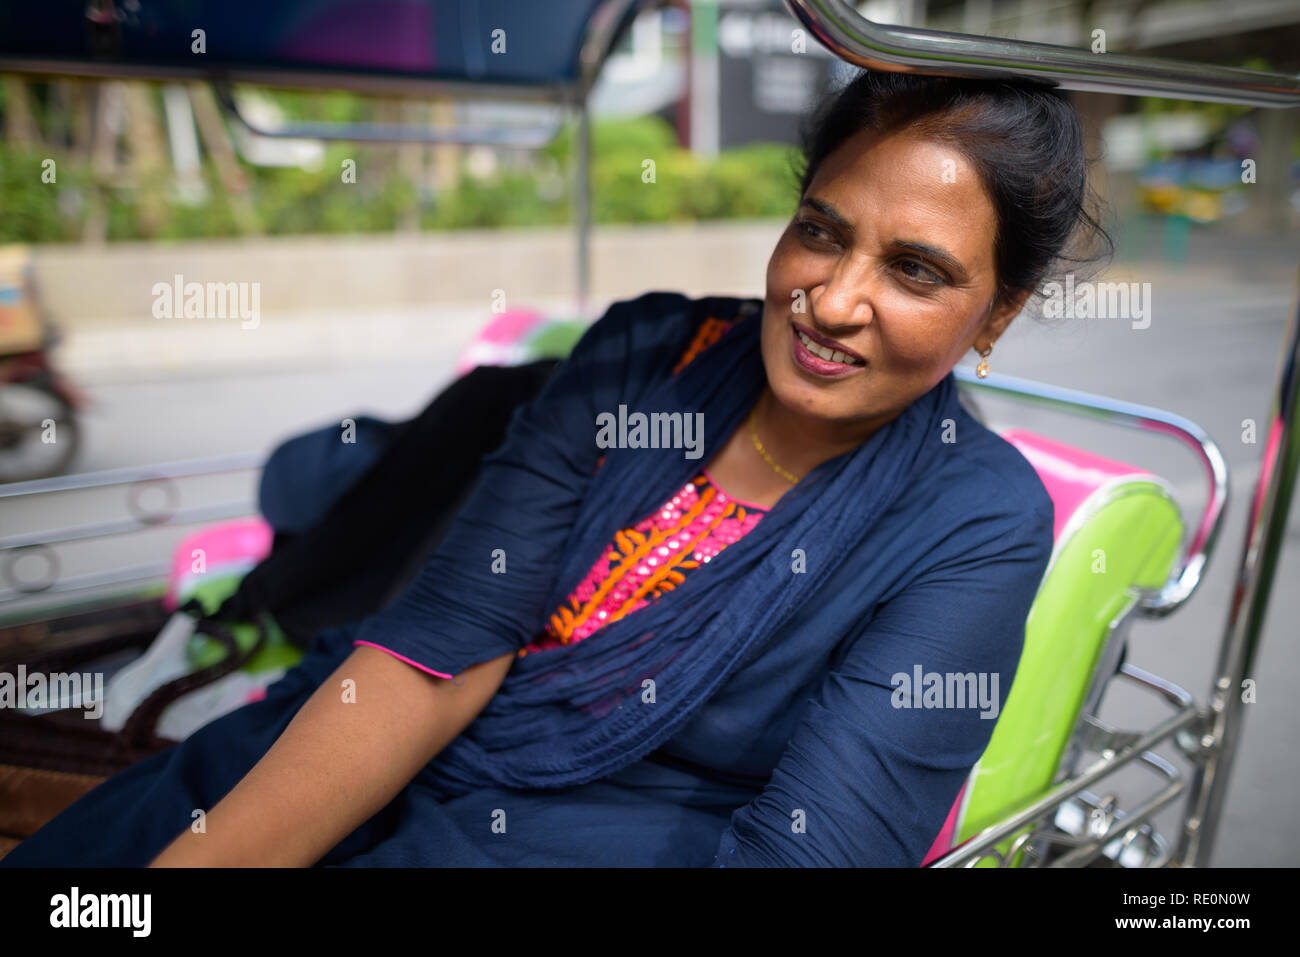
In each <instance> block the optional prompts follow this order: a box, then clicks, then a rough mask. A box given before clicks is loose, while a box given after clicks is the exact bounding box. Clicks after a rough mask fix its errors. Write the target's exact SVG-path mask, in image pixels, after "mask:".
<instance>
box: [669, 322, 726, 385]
mask: <svg viewBox="0 0 1300 957" xmlns="http://www.w3.org/2000/svg"><path fill="white" fill-rule="evenodd" d="M737 321H738V320H736V319H715V318H713V317H712V316H710V317H709V318H708V319H705V320H704V321H703V322H702V323H700V328H699V329H697V330H695V338H693V339H692V340H691V344H690V345H689V346H687V347H686V351H685V352H684V353H683V354H682V357H681V358H680V359H678V360H677V365H675V366H673V375H676V374H677V373H679V372H681V371H682V369H684V368H686V366H687V365H689V364H690V362H691V360H692V359H694V358H695V357H696V356H697V355H699V354H700V353H701V352H703V351H704V350H705V349H707V348H708V347H709V346H711V345H713V344H714V343H715V342H717V341H718V340H719V339H721V338H722V334H723V333H724V332H726V331H727V330H728V329H730V328H731V327H732V326H734V325H735V324H736V323H737Z"/></svg>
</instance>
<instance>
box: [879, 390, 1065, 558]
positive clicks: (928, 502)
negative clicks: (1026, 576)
mask: <svg viewBox="0 0 1300 957" xmlns="http://www.w3.org/2000/svg"><path fill="white" fill-rule="evenodd" d="M944 425H945V428H944V433H943V435H941V436H940V437H938V439H937V440H936V441H934V442H932V443H929V444H928V445H927V450H926V454H924V455H923V457H922V461H921V467H920V468H919V469H918V470H917V473H916V481H915V482H914V483H912V484H911V485H910V486H909V487H908V489H907V490H906V492H905V493H904V495H903V496H902V498H901V500H900V502H899V503H898V507H899V509H900V511H901V512H903V513H904V518H905V520H906V521H907V522H908V526H909V529H910V531H911V534H913V535H918V536H920V537H922V538H924V539H926V543H925V544H926V546H927V547H926V548H925V549H924V552H925V554H926V557H927V560H928V561H927V563H933V565H934V566H935V567H938V566H943V567H951V566H952V565H953V564H954V563H961V564H965V563H968V562H972V561H983V562H990V563H995V564H1002V563H1003V562H1005V561H1007V560H1008V559H1013V558H1015V559H1020V560H1022V561H1024V562H1025V563H1027V564H1028V565H1029V566H1041V567H1039V569H1038V570H1039V572H1040V573H1041V571H1042V570H1043V569H1045V568H1046V565H1047V561H1048V559H1049V558H1050V556H1051V552H1052V546H1053V542H1054V535H1053V527H1054V506H1053V503H1052V498H1051V496H1050V495H1049V494H1048V492H1047V488H1046V487H1045V486H1044V485H1043V481H1042V479H1040V478H1039V476H1038V472H1037V471H1036V470H1035V469H1034V467H1033V466H1032V465H1031V464H1030V463H1029V460H1028V459H1026V458H1025V457H1024V455H1022V454H1021V453H1020V450H1019V449H1017V448H1016V447H1015V446H1014V445H1012V444H1011V443H1010V442H1008V441H1007V440H1006V439H1004V438H1002V436H1000V435H998V434H997V433H996V432H994V431H993V430H991V429H989V428H988V427H987V426H985V425H984V424H983V423H982V422H980V421H979V420H978V419H976V418H975V417H974V416H972V415H971V414H970V413H969V412H967V411H966V410H965V409H964V408H961V407H959V408H958V411H957V412H956V413H955V415H954V418H953V421H952V422H951V423H949V422H945V423H944ZM918 570H919V569H918Z"/></svg>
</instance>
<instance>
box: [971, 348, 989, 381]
mask: <svg viewBox="0 0 1300 957" xmlns="http://www.w3.org/2000/svg"><path fill="white" fill-rule="evenodd" d="M975 351H976V352H977V353H978V354H979V357H980V364H979V365H977V366H976V367H975V374H976V375H977V376H979V377H980V378H981V379H987V378H988V375H989V354H990V353H991V352H992V351H993V347H992V346H985V347H984V348H983V349H976V350H975Z"/></svg>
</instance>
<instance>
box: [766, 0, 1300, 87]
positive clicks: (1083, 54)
mask: <svg viewBox="0 0 1300 957" xmlns="http://www.w3.org/2000/svg"><path fill="white" fill-rule="evenodd" d="M785 2H786V6H787V7H789V8H790V12H791V13H792V14H794V17H795V19H797V20H798V21H799V22H800V23H802V24H803V25H804V26H805V27H807V28H808V30H809V31H810V32H811V33H812V34H813V36H815V37H816V38H817V40H818V41H819V42H820V43H821V44H822V46H824V47H826V48H827V49H828V50H829V51H830V52H831V53H833V54H834V55H835V56H837V57H839V58H840V59H841V60H844V61H846V62H848V63H853V64H856V65H857V66H861V67H866V68H868V69H872V70H884V71H892V72H904V73H909V72H916V73H925V74H927V75H931V76H958V77H974V78H997V77H1008V76H1016V77H1021V78H1026V79H1039V80H1043V81H1046V82H1048V83H1052V84H1054V85H1056V86H1059V87H1061V88H1062V89H1066V90H1086V91H1092V92H1099V93H1127V94H1131V95H1134V96H1163V97H1169V98H1173V99H1181V100H1205V101H1209V102H1212V103H1235V104H1239V105H1242V106H1262V107H1292V106H1300V77H1296V76H1290V75H1288V74H1282V73H1264V72H1260V71H1257V70H1242V69H1237V68H1235V67H1226V66H1217V65H1214V64H1209V63H1190V62H1187V61H1183V60H1168V59H1160V58H1156V57H1137V56H1130V55H1126V54H1121V53H1092V52H1091V51H1089V50H1084V49H1080V48H1077V47H1065V46H1059V45H1057V44H1053V43H1032V42H1030V41H1027V40H1008V39H1004V38H1001V37H980V36H971V35H968V34H963V33H949V32H947V31H944V30H926V29H923V28H921V27H911V26H890V25H887V24H879V23H873V22H872V21H870V20H868V19H867V18H866V17H864V16H862V14H860V13H858V12H857V11H856V10H855V9H854V8H853V7H852V6H851V5H850V4H849V3H848V2H847V0H785Z"/></svg>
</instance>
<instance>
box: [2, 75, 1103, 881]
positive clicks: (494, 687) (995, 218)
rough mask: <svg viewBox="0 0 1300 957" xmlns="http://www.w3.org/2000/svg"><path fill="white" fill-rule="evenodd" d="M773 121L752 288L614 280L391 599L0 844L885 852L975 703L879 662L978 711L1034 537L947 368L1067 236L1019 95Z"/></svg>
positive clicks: (795, 859)
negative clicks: (673, 288) (959, 687)
mask: <svg viewBox="0 0 1300 957" xmlns="http://www.w3.org/2000/svg"><path fill="white" fill-rule="evenodd" d="M809 130H810V132H809V133H808V134H807V136H806V144H805V159H806V168H805V171H804V173H803V176H802V181H801V183H800V188H801V189H800V193H801V198H800V203H799V206H798V209H797V210H796V212H795V215H794V217H793V219H792V221H791V223H790V224H789V226H788V227H787V229H786V230H785V232H784V233H783V235H782V236H781V238H780V240H779V242H778V243H777V246H776V248H775V250H774V251H773V254H772V257H771V260H770V262H769V265H768V271H767V289H766V294H765V296H764V297H763V299H762V300H749V301H745V300H737V299H724V298H716V299H702V300H695V301H692V300H689V299H687V298H686V297H683V296H679V295H675V294H670V293H649V294H647V295H645V296H642V297H640V298H639V299H636V300H632V301H628V302H620V303H616V304H615V305H614V306H613V307H611V308H610V310H609V311H608V312H607V313H606V315H605V316H604V317H603V318H602V319H601V320H600V321H598V322H597V323H595V324H594V325H593V326H592V327H591V329H590V330H588V332H587V333H586V334H585V335H584V337H583V339H582V340H581V341H580V342H579V344H578V345H577V347H576V348H575V350H574V352H573V353H572V355H571V356H570V357H569V358H568V359H567V360H566V361H565V362H564V363H563V364H562V365H561V366H560V367H559V369H558V370H557V372H556V373H555V375H554V377H553V378H552V379H551V380H550V381H549V382H548V383H547V385H546V386H545V388H544V389H543V390H542V392H541V394H540V395H539V396H537V398H536V399H534V400H532V401H531V402H528V403H526V404H525V405H524V406H522V407H521V408H520V409H519V410H518V412H517V413H516V414H515V417H514V419H513V420H512V422H511V426H510V429H509V432H508V434H507V438H506V441H505V443H504V444H503V445H502V446H501V447H500V448H499V449H497V450H496V451H495V452H493V453H492V454H491V455H490V456H488V458H487V459H486V460H485V462H484V467H483V472H482V475H481V478H480V480H479V483H478V484H477V486H476V487H475V489H474V492H473V494H472V495H471V497H470V498H469V500H468V502H467V503H466V505H465V507H464V508H463V510H462V511H461V512H460V514H459V515H458V517H457V520H456V522H455V523H454V525H453V527H452V528H451V530H450V532H449V533H448V535H447V537H446V538H445V540H444V541H443V542H442V544H441V545H440V547H439V548H438V550H437V552H436V553H435V554H434V555H433V556H432V557H431V559H430V560H429V561H428V563H427V564H426V566H425V567H424V569H423V571H422V572H421V574H420V576H419V578H418V579H417V580H416V581H415V582H414V583H413V584H412V586H411V587H410V588H409V589H407V591H406V592H405V593H404V594H403V595H402V596H401V597H400V598H399V599H398V600H397V601H395V602H394V603H393V604H392V605H390V606H389V607H388V608H387V609H385V610H384V611H383V612H381V613H379V614H377V615H374V616H371V617H370V618H368V619H366V620H365V621H363V622H362V623H360V624H359V626H357V627H349V628H341V629H335V630H332V631H329V632H325V633H323V634H322V635H320V636H319V637H318V639H317V641H316V644H315V645H314V647H313V650H312V652H311V654H309V655H308V656H307V658H306V659H305V660H304V661H303V663H302V664H301V665H300V666H299V667H298V668H296V669H294V671H292V672H291V673H290V674H289V675H287V676H286V677H285V678H284V679H283V680H282V681H280V682H278V683H277V684H276V685H275V686H273V687H272V689H271V691H270V693H269V694H268V696H267V698H266V700H264V701H262V702H259V703H257V704H253V705H249V706H246V707H244V708H242V709H240V710H238V711H236V712H234V713H232V714H231V715H228V716H226V717H225V718H222V719H220V720H218V721H216V722H214V723H212V724H210V725H208V726H207V727H205V728H203V729H202V730H200V731H199V732H197V733H196V734H195V735H193V736H192V737H191V738H189V739H188V740H187V741H185V742H183V743H182V744H180V745H178V746H177V747H176V748H173V749H171V750H169V751H167V752H164V753H162V754H159V755H156V756H154V757H153V758H151V759H149V760H147V761H145V762H142V763H141V764H140V765H137V766H135V767H133V768H131V769H130V770H128V771H126V772H124V773H123V774H120V775H118V776H116V777H114V778H112V779H110V780H109V781H107V782H105V783H104V784H103V785H101V786H100V787H99V788H97V789H96V790H95V791H93V792H91V793H90V794H88V795H87V796H86V797H85V798H83V799H82V800H81V801H79V802H78V803H77V804H75V805H73V806H72V807H71V808H69V809H68V810H67V811H65V812H64V813H63V814H62V815H60V816H59V817H58V818H56V819H55V820H54V821H52V822H51V823H50V824H49V825H47V826H46V827H45V828H44V829H42V830H41V831H40V832H38V833H37V834H36V835H34V836H33V837H32V838H30V839H29V840H28V841H26V842H24V843H23V844H22V845H20V846H19V847H18V848H17V849H16V850H15V851H13V852H12V853H11V855H10V857H9V858H8V859H7V860H6V861H5V863H8V864H78V863H80V864H88V863H116V864H144V863H148V862H152V863H153V864H154V865H155V866H178V865H179V866H185V865H198V866H210V865H225V864H238V863H254V864H290V865H307V864H313V863H321V864H326V865H333V864H349V865H374V864H420V865H492V864H525V865H528V864H552V865H553V864H613V865H688V866H703V865H716V866H727V867H731V866H744V865H896V866H916V865H918V864H920V863H921V861H922V859H923V857H924V856H925V853H926V851H927V850H928V849H929V848H930V846H931V843H932V842H933V840H934V838H935V836H936V834H937V833H938V831H939V830H940V827H941V826H942V824H943V822H944V819H945V817H946V815H947V814H948V811H949V809H950V807H951V806H952V803H953V801H954V799H955V797H956V796H957V794H958V791H959V789H960V788H961V786H962V783H963V781H964V780H965V778H966V776H967V775H968V774H969V772H970V769H971V767H972V766H973V765H974V763H975V762H976V760H977V759H978V758H979V756H980V755H981V753H982V752H983V750H984V748H985V746H986V745H987V743H988V740H989V737H990V735H991V734H992V730H993V725H994V721H993V720H990V717H992V715H990V713H989V710H990V709H988V708H984V709H983V711H981V710H980V708H978V707H976V706H974V702H970V703H967V705H966V706H965V707H963V706H960V705H957V704H955V703H954V702H939V705H940V706H938V707H936V706H934V703H933V702H928V703H927V702H922V701H921V699H920V698H919V697H918V698H916V699H914V700H909V699H908V696H907V695H906V694H904V693H902V692H901V691H900V690H899V689H900V684H901V683H900V676H906V677H909V678H910V677H911V676H912V675H913V674H914V673H915V671H916V669H918V668H919V669H920V670H921V671H922V672H924V673H936V672H937V673H939V674H941V675H943V674H962V675H969V674H974V675H977V676H979V678H980V680H981V681H984V682H985V686H986V687H990V688H992V689H993V692H994V695H995V696H996V698H997V701H996V707H995V708H993V709H992V710H993V712H994V714H995V713H996V711H997V710H999V709H1000V708H1001V706H1002V704H1003V703H1004V702H1005V700H1006V695H1007V692H1008V691H1009V690H1010V686H1011V681H1012V678H1013V676H1014V674H1015V670H1016V666H1017V661H1018V658H1019V654H1020V650H1021V645H1022V642H1023V638H1024V623H1025V618H1026V615H1027V613H1028V610H1029V607H1030V603H1031V602H1032V600H1033V597H1034V595H1035V592H1036V590H1037V586H1038V584H1039V580H1040V578H1041V576H1042V574H1043V571H1044V569H1045V567H1046V564H1047V560H1048V556H1049V554H1050V551H1051V547H1052V504H1051V500H1050V499H1049V498H1048V496H1047V494H1046V492H1045V490H1044V489H1043V487H1042V484H1041V483H1040V482H1039V480H1038V478H1037V476H1036V474H1035V473H1034V471H1033V469H1032V468H1031V467H1030V465H1029V464H1028V463H1027V462H1026V461H1025V460H1024V459H1023V458H1022V457H1021V456H1020V455H1019V453H1018V452H1016V451H1015V449H1013V448H1012V447H1011V446H1010V445H1009V444H1008V443H1006V442H1005V441H1003V440H1002V439H1000V438H998V437H997V436H995V435H994V434H993V433H991V432H989V431H988V430H987V429H985V428H984V427H983V426H981V425H980V424H979V423H978V422H977V421H975V420H974V419H973V418H972V417H971V416H969V415H968V414H967V413H966V412H965V411H964V410H963V409H962V407H961V406H960V404H959V403H958V401H957V396H956V390H955V385H954V380H953V376H952V374H951V370H952V368H953V366H954V365H955V364H956V363H957V361H958V360H959V359H960V358H961V357H962V356H963V355H964V354H965V352H966V351H967V350H968V349H974V350H976V351H977V352H978V353H979V354H980V355H981V356H982V357H983V359H982V367H984V368H987V359H988V356H989V354H990V351H991V349H992V347H993V344H994V343H995V342H996V340H997V339H998V337H999V336H1000V335H1001V334H1002V332H1003V331H1004V330H1005V329H1006V328H1007V325H1008V324H1009V323H1010V322H1011V320H1012V319H1013V318H1014V317H1015V316H1016V315H1017V314H1018V313H1019V312H1020V311H1021V309H1022V308H1023V306H1024V304H1025V303H1026V301H1027V299H1028V298H1029V297H1030V296H1031V294H1032V292H1033V290H1034V289H1035V287H1036V285H1037V284H1038V283H1039V282H1041V281H1042V279H1043V278H1044V276H1045V275H1046V274H1047V272H1048V270H1049V268H1050V267H1051V266H1052V265H1053V264H1054V263H1055V262H1057V261H1059V259H1060V258H1061V257H1062V254H1063V250H1064V249H1065V248H1066V244H1067V241H1068V240H1070V239H1071V237H1072V236H1073V235H1074V234H1075V233H1076V230H1077V229H1078V228H1079V227H1080V226H1082V227H1084V228H1085V229H1086V230H1098V231H1099V227H1097V224H1096V222H1095V220H1093V219H1092V218H1091V216H1089V214H1088V213H1087V212H1086V211H1085V209H1084V202H1085V197H1086V195H1087V187H1086V163H1085V159H1084V156H1083V148H1082V136H1081V131H1080V127H1079V121H1078V118H1077V116H1076V115H1075V113H1074V111H1073V109H1072V108H1071V106H1070V105H1069V103H1068V101H1067V100H1066V99H1065V98H1064V97H1063V96H1062V95H1061V94H1059V93H1056V92H1054V91H1051V90H1049V89H1046V88H1042V87H1038V86H1036V85H1030V84H1027V83H1010V82H1007V83H1001V82H973V81H956V80H947V79H938V78H924V77H916V76H910V75H903V74H870V73H867V74H863V75H862V76H860V77H859V78H858V79H857V80H855V81H854V82H853V83H851V84H849V85H848V86H847V87H846V88H844V89H843V90H842V91H841V92H840V93H839V94H838V95H836V96H835V97H834V98H833V99H831V100H829V101H828V102H827V104H826V105H825V106H824V107H823V109H822V110H821V111H819V113H818V115H817V116H816V117H814V118H813V123H812V125H811V126H810V128H809ZM637 413H640V414H642V415H644V416H645V417H646V419H647V421H649V422H650V423H651V424H650V426H649V427H648V429H647V428H645V427H638V417H637ZM656 414H658V416H657V417H656ZM674 416H675V417H676V418H675V419H674ZM664 423H671V426H668V427H666V426H665V425H664ZM697 423H698V424H701V425H702V432H700V433H698V434H694V435H693V433H692V432H691V431H690V429H691V427H692V426H693V425H695V424H697ZM641 425H642V426H644V423H641ZM672 428H678V429H680V431H678V432H673V431H672ZM660 430H662V431H660ZM652 435H653V438H652V437H651V436H652ZM660 440H662V441H660ZM696 440H698V441H696ZM647 446H649V447H647ZM909 704H910V705H911V706H906V705H909Z"/></svg>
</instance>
